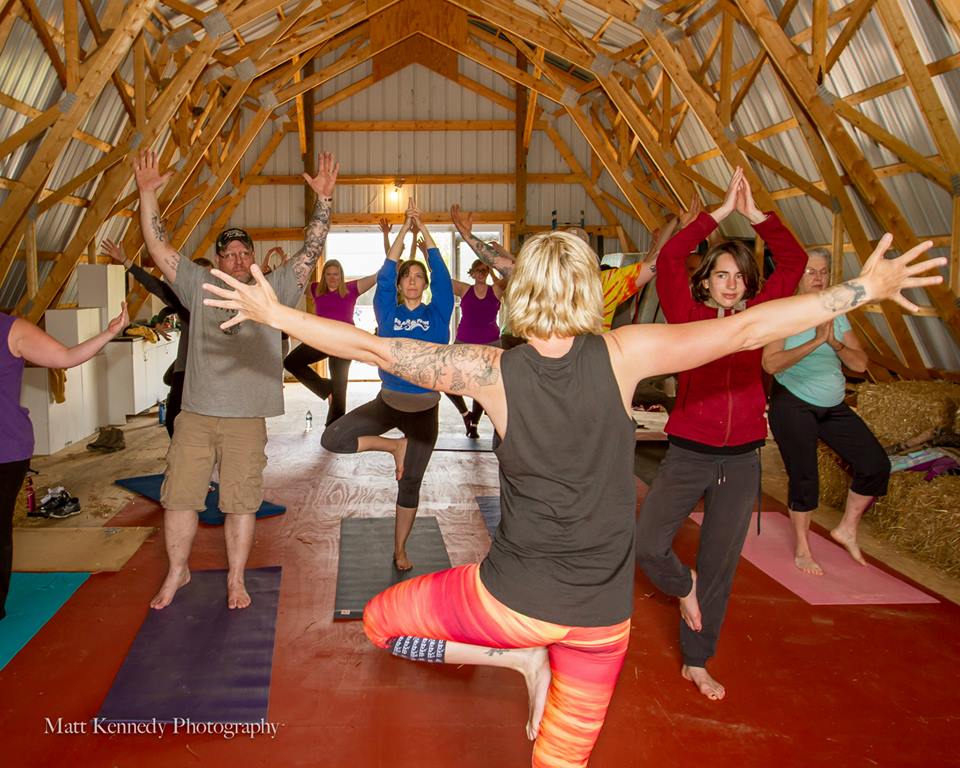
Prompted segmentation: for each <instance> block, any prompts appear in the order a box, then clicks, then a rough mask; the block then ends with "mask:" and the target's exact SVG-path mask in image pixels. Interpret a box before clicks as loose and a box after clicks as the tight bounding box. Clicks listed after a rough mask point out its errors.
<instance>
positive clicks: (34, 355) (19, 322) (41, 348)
mask: <svg viewBox="0 0 960 768" xmlns="http://www.w3.org/2000/svg"><path fill="white" fill-rule="evenodd" d="M120 307H121V309H120V314H119V315H117V316H116V317H115V318H113V320H111V321H110V324H109V325H108V326H107V329H106V330H105V331H103V332H102V333H99V334H97V335H96V336H94V337H93V338H92V339H87V340H86V341H82V342H80V343H79V344H77V345H76V346H75V347H65V346H64V345H63V344H61V343H60V342H59V341H57V340H56V339H55V338H53V337H52V336H49V335H47V334H46V333H44V332H43V331H41V330H40V329H39V328H37V326H35V325H34V324H33V323H30V322H28V321H26V320H24V319H22V318H17V319H16V320H14V322H13V326H12V327H11V329H10V337H9V339H8V342H7V343H8V345H9V348H10V351H11V353H13V355H15V356H16V357H22V358H23V359H24V360H26V361H27V362H28V363H33V364H34V365H39V366H42V367H43V368H72V367H73V366H75V365H80V364H81V363H85V362H87V360H89V359H90V358H91V357H93V356H94V355H95V354H97V352H99V351H100V350H101V349H103V347H104V346H105V345H106V343H107V342H108V341H110V339H112V338H113V337H114V336H116V335H117V334H118V333H120V331H122V330H123V329H124V328H126V327H127V324H128V323H129V322H130V318H129V317H127V302H123V303H122V304H121V305H120Z"/></svg>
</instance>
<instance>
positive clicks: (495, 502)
mask: <svg viewBox="0 0 960 768" xmlns="http://www.w3.org/2000/svg"><path fill="white" fill-rule="evenodd" d="M476 499H477V506H478V507H480V514H481V515H482V516H483V522H484V525H486V526H487V533H489V534H490V538H491V539H492V538H493V534H495V533H496V532H497V526H498V525H500V497H499V496H477V497H476Z"/></svg>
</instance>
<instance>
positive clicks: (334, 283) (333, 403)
mask: <svg viewBox="0 0 960 768" xmlns="http://www.w3.org/2000/svg"><path fill="white" fill-rule="evenodd" d="M376 280H377V276H376V274H373V275H368V276H367V277H361V278H359V279H357V280H351V281H349V282H347V281H345V280H344V279H343V267H342V266H341V264H340V262H339V261H337V260H336V259H331V260H330V261H328V262H327V263H326V264H324V266H323V277H322V279H321V280H320V282H319V283H311V284H310V295H311V296H313V303H314V309H315V310H316V314H317V316H318V317H326V318H329V319H330V320H339V321H340V322H341V323H349V324H350V325H353V324H354V323H353V311H354V307H355V306H356V304H357V299H358V298H359V297H360V294H362V293H366V292H367V291H369V290H370V289H371V288H372V287H373V284H374V283H375V282H376ZM324 358H327V362H328V364H329V366H330V378H329V379H325V378H323V377H322V376H320V374H318V373H317V372H316V371H314V370H313V369H312V368H311V367H310V365H311V364H312V363H318V362H320V361H321V360H323V359H324ZM283 367H284V368H286V369H287V370H288V371H290V373H292V374H293V375H294V376H296V377H297V380H298V381H299V382H300V383H301V384H303V385H304V386H306V388H307V389H309V390H310V391H311V392H313V394H315V395H316V396H317V397H319V398H321V399H322V400H328V401H329V404H330V407H329V408H328V409H327V421H326V425H327V426H328V427H329V426H330V425H331V424H333V422H335V421H336V420H337V419H339V418H340V417H341V416H343V414H345V413H346V412H347V379H348V378H349V375H350V361H349V360H344V359H343V358H341V357H328V355H327V353H326V352H321V351H320V350H319V349H314V348H313V347H311V346H310V345H309V344H300V345H299V346H298V347H297V348H296V349H294V350H293V352H291V353H290V354H289V355H287V356H286V357H285V358H284V360H283Z"/></svg>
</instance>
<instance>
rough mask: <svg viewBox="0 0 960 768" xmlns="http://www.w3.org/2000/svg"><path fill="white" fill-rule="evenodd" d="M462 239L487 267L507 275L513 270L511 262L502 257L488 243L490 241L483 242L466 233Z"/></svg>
mask: <svg viewBox="0 0 960 768" xmlns="http://www.w3.org/2000/svg"><path fill="white" fill-rule="evenodd" d="M464 240H465V241H466V243H467V245H469V246H470V248H471V249H472V250H473V252H474V253H475V254H477V258H479V259H480V261H482V262H483V263H484V264H486V265H487V266H488V267H491V268H493V269H496V270H497V271H498V272H500V273H501V274H503V275H509V274H510V273H511V272H513V262H511V261H508V260H507V259H505V258H503V256H502V255H501V254H500V252H499V251H497V249H496V248H494V247H493V246H492V245H490V243H485V242H484V241H483V240H480V239H479V238H477V237H474V236H473V235H468V236H467V237H465V238H464Z"/></svg>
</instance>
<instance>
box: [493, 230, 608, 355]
mask: <svg viewBox="0 0 960 768" xmlns="http://www.w3.org/2000/svg"><path fill="white" fill-rule="evenodd" d="M504 304H505V305H506V312H507V320H508V323H509V327H510V330H511V331H512V332H513V333H514V334H515V335H516V336H520V337H522V338H527V339H529V338H537V339H549V338H550V337H552V336H557V337H564V336H582V335H583V334H587V333H600V331H601V330H602V328H603V288H602V287H601V285H600V268H599V266H598V264H597V256H596V254H595V253H594V252H593V250H592V249H591V248H590V246H589V245H587V244H586V243H584V242H583V241H582V240H581V239H580V238H578V237H576V236H575V235H571V234H568V233H567V232H543V233H541V234H539V235H535V236H534V237H532V238H530V239H529V240H527V241H526V242H525V243H524V244H523V247H522V248H521V249H520V253H519V254H518V255H517V259H516V262H515V263H514V267H513V274H512V275H511V276H510V282H509V283H507V291H506V295H505V296H504Z"/></svg>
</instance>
